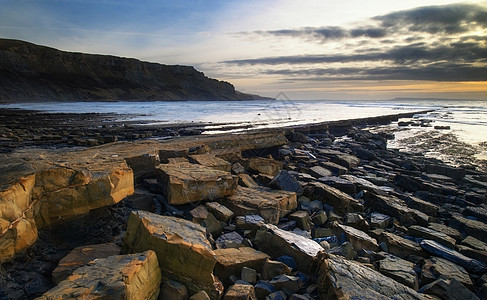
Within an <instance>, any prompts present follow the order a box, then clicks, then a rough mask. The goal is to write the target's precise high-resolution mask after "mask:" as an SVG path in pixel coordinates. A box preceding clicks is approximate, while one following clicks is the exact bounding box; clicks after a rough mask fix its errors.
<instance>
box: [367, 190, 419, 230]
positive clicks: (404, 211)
mask: <svg viewBox="0 0 487 300" xmlns="http://www.w3.org/2000/svg"><path fill="white" fill-rule="evenodd" d="M364 199H365V203H364V206H365V207H370V208H371V209H373V210H374V211H377V212H380V213H383V214H387V215H389V216H391V217H394V218H396V219H398V220H399V222H401V224H402V225H404V226H410V225H414V224H419V225H422V226H427V225H428V220H429V217H428V216H427V215H426V214H424V213H422V212H420V211H418V210H415V209H412V208H409V207H408V206H407V205H406V203H405V202H404V201H403V200H401V199H399V198H397V197H394V196H383V195H377V194H373V193H370V192H368V193H365V195H364Z"/></svg>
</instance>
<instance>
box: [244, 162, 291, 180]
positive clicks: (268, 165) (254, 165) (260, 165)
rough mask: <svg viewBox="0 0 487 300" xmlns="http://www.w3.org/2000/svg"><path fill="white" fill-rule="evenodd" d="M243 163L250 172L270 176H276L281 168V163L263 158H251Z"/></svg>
mask: <svg viewBox="0 0 487 300" xmlns="http://www.w3.org/2000/svg"><path fill="white" fill-rule="evenodd" d="M245 163H246V165H247V168H248V169H250V170H251V171H253V172H255V173H262V174H265V175H270V176H276V175H277V173H279V171H280V170H282V167H283V164H282V162H280V161H277V160H274V159H271V158H263V157H251V158H249V159H248V160H247V161H246V162H245Z"/></svg>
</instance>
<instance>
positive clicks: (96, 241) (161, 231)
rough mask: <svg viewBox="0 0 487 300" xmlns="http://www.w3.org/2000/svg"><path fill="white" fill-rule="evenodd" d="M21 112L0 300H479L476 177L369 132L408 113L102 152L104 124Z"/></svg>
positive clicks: (5, 200) (4, 200) (6, 168)
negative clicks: (98, 299) (102, 299)
mask: <svg viewBox="0 0 487 300" xmlns="http://www.w3.org/2000/svg"><path fill="white" fill-rule="evenodd" d="M30 113H32V114H38V113H36V112H24V111H18V112H17V111H13V112H12V111H8V112H7V113H5V111H4V112H2V114H0V115H1V116H3V120H6V119H5V118H7V120H8V121H7V122H2V124H3V125H2V126H3V128H6V131H2V132H8V133H7V134H6V135H7V136H2V141H1V142H2V148H3V146H5V145H7V146H5V148H7V149H8V150H6V151H4V152H5V153H4V154H2V155H1V156H0V165H1V167H0V171H1V175H0V179H1V181H2V186H1V192H0V204H2V206H0V209H1V210H2V215H1V216H0V217H1V220H2V223H1V224H0V225H1V229H2V235H1V236H0V248H1V249H2V252H0V253H2V255H0V258H2V268H1V269H0V287H1V288H0V293H3V297H4V298H6V299H26V298H27V299H32V298H36V297H40V299H54V298H56V299H58V298H63V297H64V298H67V297H80V295H88V294H90V295H96V296H101V295H103V296H106V297H108V298H109V299H118V298H120V297H123V295H125V296H126V297H130V295H137V296H139V297H141V295H143V293H145V294H144V295H145V296H142V297H143V298H144V297H145V298H147V299H149V298H150V299H156V298H157V297H158V295H159V299H188V298H189V299H218V298H223V299H347V298H355V299H359V298H360V299H390V298H394V299H478V298H480V299H485V298H486V297H487V265H486V264H487V244H486V243H485V242H484V241H486V238H487V219H486V217H485V216H486V215H487V198H486V195H487V173H486V172H485V169H482V168H479V167H478V166H477V165H475V164H463V165H461V166H455V167H453V166H451V165H448V164H446V163H444V162H443V161H439V160H437V159H434V158H427V157H424V156H421V155H419V154H417V153H416V154H408V153H404V152H400V151H398V150H391V149H387V140H388V139H392V138H393V135H392V134H391V133H389V132H380V131H376V125H379V124H388V123H390V122H391V121H392V120H397V119H398V118H400V117H411V116H412V114H404V115H395V116H384V117H379V118H368V119H362V120H348V121H340V122H328V123H323V124H316V125H309V126H304V127H295V128H287V129H280V130H264V131H260V132H256V133H248V134H239V135H231V134H224V135H219V136H201V135H199V136H190V137H180V138H177V139H171V140H164V141H163V140H162V139H163V138H165V137H168V136H183V135H185V134H186V133H187V134H189V133H193V134H195V133H198V130H200V129H201V128H198V127H197V126H196V129H195V127H194V126H193V125H191V126H187V125H185V126H181V127H178V128H165V129H162V128H161V131H160V132H159V131H154V130H153V129H151V128H145V127H143V128H144V130H147V134H146V135H145V136H144V133H143V132H141V131H140V130H141V129H140V127H139V126H134V128H138V129H134V131H133V132H131V131H130V128H132V127H131V126H130V125H127V126H124V127H123V128H121V129H120V130H119V131H118V132H122V133H123V134H125V135H124V136H122V137H121V138H120V136H119V133H118V132H117V133H116V134H113V136H117V140H125V141H119V142H116V143H111V142H114V141H113V140H111V141H110V139H108V138H107V139H106V140H105V137H106V136H110V135H109V134H108V133H107V132H108V131H109V130H112V129H114V128H113V126H103V125H107V124H106V120H108V119H109V118H110V116H104V115H92V116H90V117H91V118H93V119H96V120H98V122H99V123H96V122H92V121H93V119H90V120H85V122H84V123H83V121H80V120H79V119H78V121H79V122H78V123H77V122H74V121H73V122H71V124H68V123H69V122H67V124H68V125H64V124H62V125H61V126H62V127H63V129H62V130H59V127H58V130H57V131H56V130H55V129H56V126H59V125H56V121H55V119H56V117H53V116H45V118H44V119H43V118H40V120H41V121H40V123H31V124H28V123H29V122H27V121H26V120H29V118H30V119H32V120H34V119H36V120H39V118H37V115H36V118H32V115H29V114H30ZM5 115H8V116H7V117H5ZM19 115H20V116H19ZM19 117H22V118H23V119H22V120H19V119H17V122H12V120H15V118H19ZM59 117H64V118H65V117H66V116H65V115H63V116H59ZM85 117H86V116H85ZM77 118H78V117H77V116H72V118H71V120H77ZM68 119H69V118H68ZM49 120H54V121H53V122H52V123H50V121H49ZM86 121H88V122H89V123H90V124H97V125H95V126H93V125H90V126H91V128H92V129H90V126H87V125H86V124H88V123H87V122H86ZM57 123H58V124H59V122H57ZM108 123H109V122H108ZM81 124H85V125H84V126H86V127H82V126H81ZM64 126H66V127H64ZM36 127H37V129H38V130H39V131H37V132H36V130H35V129H36ZM189 127H191V130H193V131H191V130H189V129H188V128H189ZM76 128H80V133H83V134H72V132H71V130H73V131H74V130H75V129H76ZM21 130H22V131H21ZM136 130H139V132H138V131H136ZM164 130H165V131H164ZM51 131H52V132H51ZM63 131H66V132H63ZM372 131H373V132H372ZM49 132H51V134H58V135H59V137H60V138H55V139H50V138H48V136H49ZM10 133H11V134H10ZM59 133H62V134H59ZM105 133H107V134H106V135H105ZM36 135H39V136H47V137H46V138H45V139H43V138H41V139H40V140H33V139H31V138H30V137H32V136H36ZM131 135H132V136H131ZM150 135H152V138H153V140H140V139H141V138H147V137H150ZM74 136H76V137H74ZM16 138H20V139H21V140H18V139H17V141H16ZM157 138H159V139H157ZM75 139H79V140H89V139H92V140H96V141H97V143H96V144H100V145H98V146H95V145H96V144H95V143H94V142H93V145H91V144H87V145H76V143H75V142H73V143H70V141H75ZM50 141H62V142H60V143H59V144H55V143H56V142H52V144H50V145H49V146H51V148H52V149H46V147H45V146H46V142H47V143H50ZM21 146H28V147H27V148H19V147H21ZM32 146H36V147H35V148H32ZM41 146H42V147H41ZM61 146H68V148H63V149H54V148H58V147H61ZM69 146H76V147H79V146H83V148H69ZM88 146H91V147H88ZM32 174H34V175H32ZM32 176H34V177H32ZM19 180H20V181H19ZM31 181H32V182H31ZM19 182H20V185H16V184H19ZM16 186H18V187H20V189H15V187H16ZM19 195H26V196H23V197H24V198H22V199H24V200H23V201H24V202H27V203H24V204H23V205H24V208H28V209H21V208H20V207H21V204H19V201H17V202H15V201H16V200H19V199H20V198H21V197H20V196H19ZM14 202H15V203H16V204H15V205H17V206H16V208H17V210H15V209H13V208H12V207H13V206H11V207H10V210H9V205H10V204H12V203H14ZM80 203H82V204H80ZM19 214H20V215H19ZM7 225H8V226H7ZM27 227H28V228H35V233H36V235H35V236H33V235H32V234H33V231H29V230H25V232H27V233H29V232H30V233H31V236H30V237H29V235H21V232H22V230H23V229H25V228H27ZM26 236H27V238H26ZM9 245H12V247H9ZM30 245H31V246H30ZM11 250H12V251H11ZM134 253H139V254H138V255H135V256H134ZM107 257H108V258H107ZM95 258H97V259H96V260H93V259H95ZM89 261H92V262H89ZM88 262H89V263H88ZM86 263H88V264H87V265H85V264H86ZM83 265H85V266H84V267H81V266H83ZM135 266H137V267H135ZM77 267H81V268H79V269H77V270H76V271H75V269H76V268H77ZM73 271H74V273H73V275H71V273H72V272H73ZM161 271H162V272H161ZM97 274H98V275H97ZM100 274H104V275H103V276H102V275H100ZM120 274H124V276H125V277H123V276H121V275H120ZM70 275H71V276H70ZM97 276H101V277H97ZM88 278H89V280H88ZM124 278H125V279H124ZM127 278H130V280H129V279H127ZM132 279H133V280H132ZM56 286H57V287H56ZM110 293H112V296H110ZM110 297H111V298H110ZM0 298H1V297H0ZM131 299H132V298H131ZM133 299H137V298H133Z"/></svg>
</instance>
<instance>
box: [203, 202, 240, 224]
mask: <svg viewBox="0 0 487 300" xmlns="http://www.w3.org/2000/svg"><path fill="white" fill-rule="evenodd" d="M205 206H206V207H207V208H208V211H210V212H211V213H212V214H213V215H214V216H215V218H217V219H218V220H220V221H222V222H228V221H230V219H231V218H232V217H233V212H232V211H231V210H229V209H228V208H226V207H225V206H223V205H221V204H220V203H218V202H207V203H205Z"/></svg>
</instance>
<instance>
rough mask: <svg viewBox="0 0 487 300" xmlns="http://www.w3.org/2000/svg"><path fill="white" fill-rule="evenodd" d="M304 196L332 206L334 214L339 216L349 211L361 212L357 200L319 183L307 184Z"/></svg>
mask: <svg viewBox="0 0 487 300" xmlns="http://www.w3.org/2000/svg"><path fill="white" fill-rule="evenodd" d="M305 195H307V196H308V197H313V198H315V199H318V200H320V201H321V202H323V203H325V204H328V205H331V206H333V210H334V212H335V213H337V214H339V215H341V216H343V215H345V214H346V213H347V212H350V211H360V210H363V207H361V204H360V203H358V201H357V200H355V199H353V198H352V197H350V196H349V195H347V194H345V193H344V192H342V191H340V190H338V189H336V188H334V187H331V186H329V185H326V184H323V183H320V182H312V183H310V184H308V185H307V186H306V188H305Z"/></svg>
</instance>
